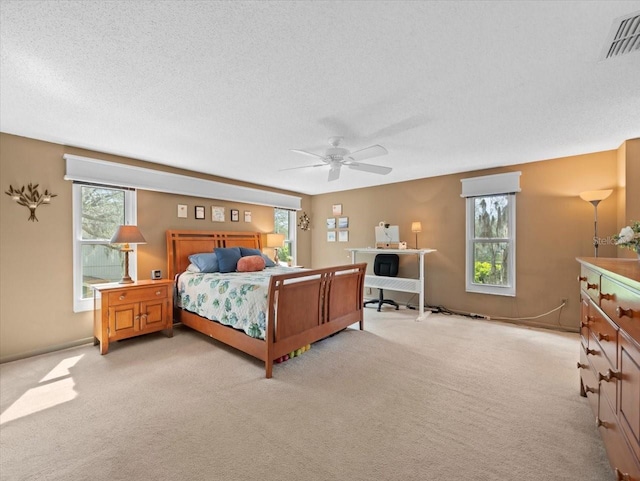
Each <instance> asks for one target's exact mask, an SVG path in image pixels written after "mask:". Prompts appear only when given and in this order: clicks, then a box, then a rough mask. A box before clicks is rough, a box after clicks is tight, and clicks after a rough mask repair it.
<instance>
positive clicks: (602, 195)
mask: <svg viewBox="0 0 640 481" xmlns="http://www.w3.org/2000/svg"><path fill="white" fill-rule="evenodd" d="M612 192H613V190H612V189H606V190H587V191H586V192H581V193H580V198H581V199H582V200H586V201H587V202H593V201H601V200H604V199H606V198H607V197H609V196H610V195H611V193H612Z"/></svg>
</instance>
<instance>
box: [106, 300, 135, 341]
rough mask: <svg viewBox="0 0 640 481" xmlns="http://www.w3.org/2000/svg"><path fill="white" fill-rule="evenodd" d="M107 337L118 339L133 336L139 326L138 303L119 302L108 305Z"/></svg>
mask: <svg viewBox="0 0 640 481" xmlns="http://www.w3.org/2000/svg"><path fill="white" fill-rule="evenodd" d="M108 313H109V314H108V315H109V339H110V340H112V341H118V340H120V339H127V338H128V337H131V336H135V335H136V334H137V332H136V331H138V330H139V329H140V328H139V326H140V304H139V303H135V304H119V305H115V306H110V307H109V309H108Z"/></svg>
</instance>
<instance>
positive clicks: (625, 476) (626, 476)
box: [615, 468, 633, 481]
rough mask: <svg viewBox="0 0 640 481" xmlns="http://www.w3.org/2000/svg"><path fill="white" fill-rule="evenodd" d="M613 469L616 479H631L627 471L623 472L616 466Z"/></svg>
mask: <svg viewBox="0 0 640 481" xmlns="http://www.w3.org/2000/svg"><path fill="white" fill-rule="evenodd" d="M615 471H616V481H633V479H631V475H630V474H629V473H623V472H622V471H620V470H619V469H618V468H616V470H615Z"/></svg>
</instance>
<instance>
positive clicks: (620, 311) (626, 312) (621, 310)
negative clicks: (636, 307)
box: [616, 306, 633, 319]
mask: <svg viewBox="0 0 640 481" xmlns="http://www.w3.org/2000/svg"><path fill="white" fill-rule="evenodd" d="M616 315H617V316H618V319H620V318H621V317H624V316H627V317H629V318H631V319H633V309H624V308H622V307H620V306H618V307H616Z"/></svg>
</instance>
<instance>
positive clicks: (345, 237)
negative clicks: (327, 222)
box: [338, 230, 349, 242]
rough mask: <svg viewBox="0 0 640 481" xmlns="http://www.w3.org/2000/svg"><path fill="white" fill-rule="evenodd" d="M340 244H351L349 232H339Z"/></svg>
mask: <svg viewBox="0 0 640 481" xmlns="http://www.w3.org/2000/svg"><path fill="white" fill-rule="evenodd" d="M338 242H349V231H348V230H341V231H339V232H338Z"/></svg>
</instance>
